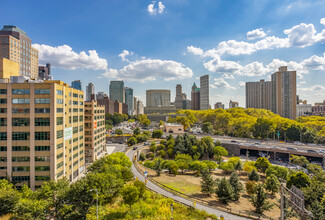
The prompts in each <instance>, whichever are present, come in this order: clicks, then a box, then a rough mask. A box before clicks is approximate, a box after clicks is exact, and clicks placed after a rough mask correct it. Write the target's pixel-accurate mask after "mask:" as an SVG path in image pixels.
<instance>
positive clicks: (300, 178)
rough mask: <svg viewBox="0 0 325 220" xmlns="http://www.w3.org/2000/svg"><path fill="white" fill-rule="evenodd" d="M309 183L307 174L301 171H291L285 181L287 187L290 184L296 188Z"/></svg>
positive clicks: (289, 186)
mask: <svg viewBox="0 0 325 220" xmlns="http://www.w3.org/2000/svg"><path fill="white" fill-rule="evenodd" d="M309 184H310V179H309V177H308V175H307V174H305V173H304V172H302V171H299V172H297V173H293V174H291V175H290V176H289V178H288V181H287V187H288V188H289V189H290V188H291V186H292V185H294V186H295V187H297V188H299V189H300V188H303V187H306V186H308V185H309Z"/></svg>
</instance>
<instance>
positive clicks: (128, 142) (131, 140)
mask: <svg viewBox="0 0 325 220" xmlns="http://www.w3.org/2000/svg"><path fill="white" fill-rule="evenodd" d="M136 144H137V139H136V138H135V137H130V138H129V140H128V141H127V145H128V146H133V145H136Z"/></svg>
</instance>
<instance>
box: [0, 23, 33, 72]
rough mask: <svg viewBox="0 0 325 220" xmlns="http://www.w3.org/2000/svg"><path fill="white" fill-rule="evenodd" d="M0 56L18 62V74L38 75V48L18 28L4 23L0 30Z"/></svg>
mask: <svg viewBox="0 0 325 220" xmlns="http://www.w3.org/2000/svg"><path fill="white" fill-rule="evenodd" d="M0 58H6V59H8V60H11V61H14V62H16V63H18V64H19V73H20V75H22V76H28V77H31V78H37V77H38V50H36V49H35V48H33V47H32V42H31V39H30V38H29V37H28V36H27V34H26V32H24V31H23V30H21V29H20V28H18V27H16V26H13V25H4V26H3V28H2V29H1V30H0Z"/></svg>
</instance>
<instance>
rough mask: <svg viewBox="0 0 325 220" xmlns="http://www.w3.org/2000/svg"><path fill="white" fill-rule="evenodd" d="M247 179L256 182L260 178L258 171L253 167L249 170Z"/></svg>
mask: <svg viewBox="0 0 325 220" xmlns="http://www.w3.org/2000/svg"><path fill="white" fill-rule="evenodd" d="M248 179H249V180H250V181H256V182H258V181H259V180H260V175H258V172H257V171H256V170H255V169H253V170H252V172H250V174H249V175H248Z"/></svg>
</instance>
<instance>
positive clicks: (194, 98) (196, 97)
mask: <svg viewBox="0 0 325 220" xmlns="http://www.w3.org/2000/svg"><path fill="white" fill-rule="evenodd" d="M191 106H192V107H191V109H192V110H200V88H198V87H197V86H196V84H195V83H194V84H193V86H192V92H191Z"/></svg>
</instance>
